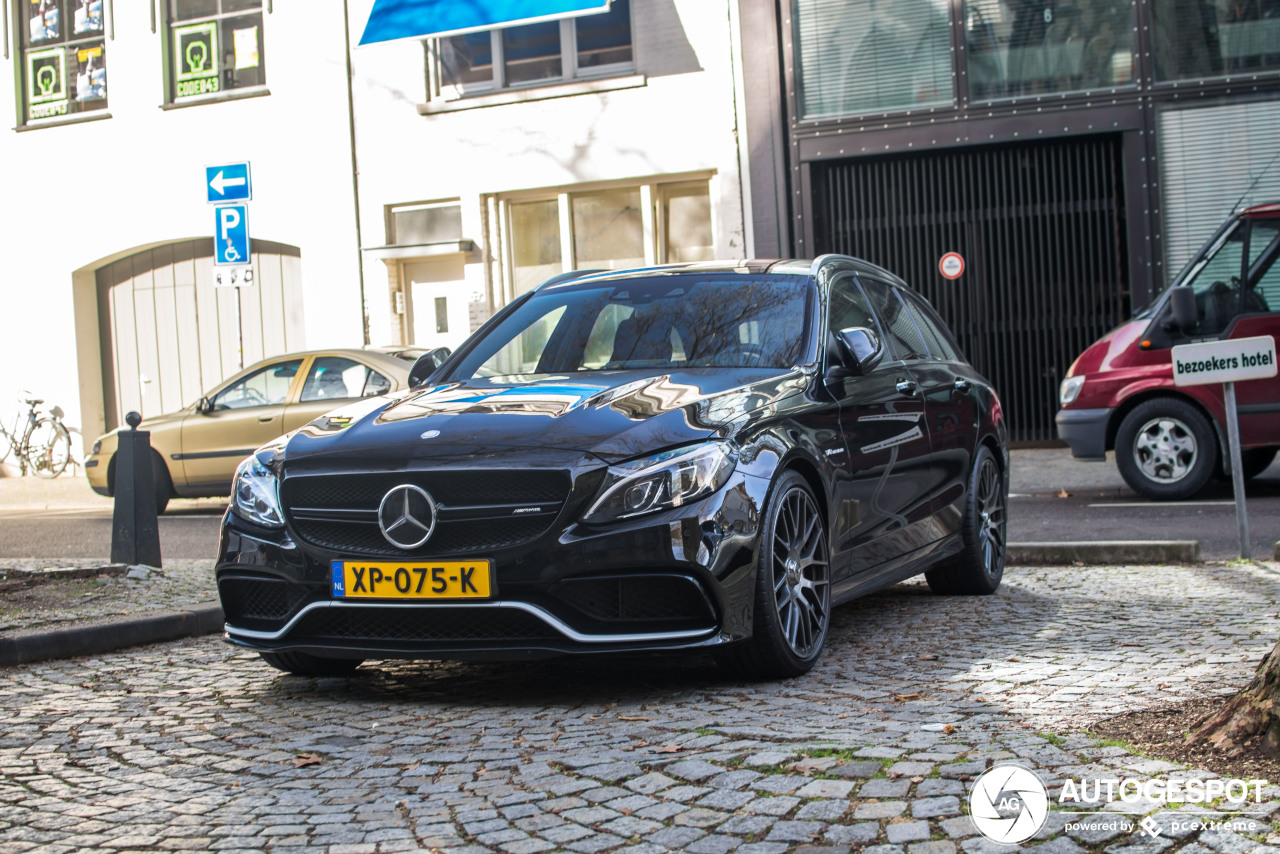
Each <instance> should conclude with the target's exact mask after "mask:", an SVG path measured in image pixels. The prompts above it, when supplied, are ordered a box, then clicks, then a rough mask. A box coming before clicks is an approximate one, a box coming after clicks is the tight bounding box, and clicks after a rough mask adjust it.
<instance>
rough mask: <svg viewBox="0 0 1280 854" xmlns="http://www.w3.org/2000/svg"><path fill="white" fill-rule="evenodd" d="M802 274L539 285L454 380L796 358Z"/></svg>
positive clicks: (801, 329)
mask: <svg viewBox="0 0 1280 854" xmlns="http://www.w3.org/2000/svg"><path fill="white" fill-rule="evenodd" d="M812 299H813V284H812V282H811V280H810V279H809V278H808V277H805V276H777V275H774V276H758V277H748V276H743V275H738V274H719V275H701V276H694V275H681V276H654V277H649V278H636V279H625V280H621V281H619V280H613V281H609V282H598V283H597V282H592V283H584V284H581V285H568V286H561V287H556V288H550V289H548V290H546V291H542V292H538V293H535V294H534V295H533V296H532V297H531V298H530V299H529V300H528V301H526V302H525V303H524V304H523V305H521V306H520V307H519V308H517V309H516V310H515V311H514V312H512V314H511V315H509V316H508V317H507V318H506V319H505V320H504V321H503V322H502V323H501V324H500V325H499V326H497V327H496V328H495V329H493V330H492V331H490V332H489V334H488V335H486V336H485V337H484V339H483V340H481V341H479V342H478V343H477V345H476V347H475V348H474V349H473V350H472V351H471V352H470V353H468V354H467V355H466V356H465V358H463V360H462V361H461V363H460V364H459V365H458V366H457V368H455V369H454V370H453V371H452V373H451V374H450V376H449V380H452V381H456V380H465V379H471V378H473V377H509V376H522V377H527V376H530V375H539V374H567V373H573V372H583V371H614V370H638V369H639V370H651V371H668V370H673V369H674V370H679V369H682V368H789V367H791V366H793V365H795V364H797V363H798V362H799V361H800V356H801V353H803V352H804V349H803V348H804V345H805V342H806V341H807V328H808V323H807V319H808V318H809V317H810V316H811V315H812V311H811V309H810V307H811V300H812Z"/></svg>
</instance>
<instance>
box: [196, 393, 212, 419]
mask: <svg viewBox="0 0 1280 854" xmlns="http://www.w3.org/2000/svg"><path fill="white" fill-rule="evenodd" d="M212 410H213V401H212V400H210V399H209V398H207V397H202V398H200V399H199V400H198V401H196V412H198V413H200V414H201V415H206V414H208V413H209V412H210V411H212Z"/></svg>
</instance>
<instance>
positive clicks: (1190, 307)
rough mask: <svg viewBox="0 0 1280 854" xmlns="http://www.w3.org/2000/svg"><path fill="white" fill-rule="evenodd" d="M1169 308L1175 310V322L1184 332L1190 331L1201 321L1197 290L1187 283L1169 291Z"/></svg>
mask: <svg viewBox="0 0 1280 854" xmlns="http://www.w3.org/2000/svg"><path fill="white" fill-rule="evenodd" d="M1169 308H1170V309H1171V310H1172V312H1173V322H1174V323H1175V324H1177V326H1178V328H1179V329H1181V330H1182V331H1183V332H1190V331H1191V330H1192V329H1195V327H1196V324H1197V323H1199V322H1200V312H1199V310H1198V309H1197V308H1196V292H1195V291H1194V290H1192V289H1191V288H1189V287H1187V286H1186V285H1183V286H1181V287H1177V288H1174V289H1173V290H1171V291H1169Z"/></svg>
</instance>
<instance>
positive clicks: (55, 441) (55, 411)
mask: <svg viewBox="0 0 1280 854" xmlns="http://www.w3.org/2000/svg"><path fill="white" fill-rule="evenodd" d="M23 400H24V401H25V402H26V404H27V417H26V426H25V428H24V429H23V430H22V431H21V433H22V434H21V436H19V435H18V433H19V426H21V425H22V417H21V416H19V417H18V418H16V419H14V422H13V429H12V430H9V429H6V428H5V426H4V423H3V422H0V463H3V462H4V461H5V460H7V459H8V458H9V455H10V454H13V455H14V456H15V457H16V459H17V462H18V468H19V469H20V470H21V472H22V474H24V475H25V474H26V473H27V472H28V471H30V472H31V473H32V474H34V475H35V476H36V477H44V478H49V477H57V476H58V475H60V474H62V472H63V471H64V470H65V469H66V468H67V463H68V462H70V461H71V433H70V431H68V430H67V428H66V425H64V424H63V423H62V407H60V406H52V407H50V408H49V412H48V414H41V412H40V411H39V410H38V409H37V408H36V407H38V406H39V405H40V404H42V403H44V401H43V400H39V399H37V398H28V397H24V398H23Z"/></svg>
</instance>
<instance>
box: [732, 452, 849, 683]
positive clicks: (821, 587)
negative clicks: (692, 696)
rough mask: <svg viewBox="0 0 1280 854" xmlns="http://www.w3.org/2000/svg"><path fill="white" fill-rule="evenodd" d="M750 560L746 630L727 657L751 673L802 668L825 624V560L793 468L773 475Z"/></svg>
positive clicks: (815, 520) (822, 527) (809, 498)
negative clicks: (749, 624)
mask: <svg viewBox="0 0 1280 854" xmlns="http://www.w3.org/2000/svg"><path fill="white" fill-rule="evenodd" d="M756 564H757V569H756V589H755V617H754V628H753V631H752V636H751V639H750V640H749V641H747V642H745V643H744V644H742V645H741V646H740V647H739V648H737V649H736V650H734V653H733V654H734V657H733V658H732V659H731V662H730V663H731V664H732V665H733V666H734V667H735V669H737V670H739V671H741V672H742V673H744V674H745V675H747V676H750V677H752V678H757V679H777V678H785V677H791V676H799V675H801V674H802V673H807V672H808V671H809V670H810V669H811V668H812V667H813V665H814V664H815V663H817V661H818V657H819V656H820V655H821V654H822V645H823V643H824V642H825V641H826V638H827V629H828V628H829V627H830V625H831V561H830V553H829V550H828V544H827V526H826V524H825V523H824V521H823V518H822V512H821V511H820V510H819V508H818V503H817V501H816V500H814V497H813V492H812V491H811V490H810V489H809V485H808V483H806V482H805V480H804V478H802V477H801V476H800V475H798V474H796V473H795V472H787V473H785V474H784V475H783V476H782V478H781V479H780V480H779V481H778V485H777V487H776V489H775V492H774V498H773V500H772V501H771V502H770V504H769V508H768V510H767V511H766V512H765V517H764V524H763V525H762V526H761V531H760V547H759V550H758V555H757V561H756Z"/></svg>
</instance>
